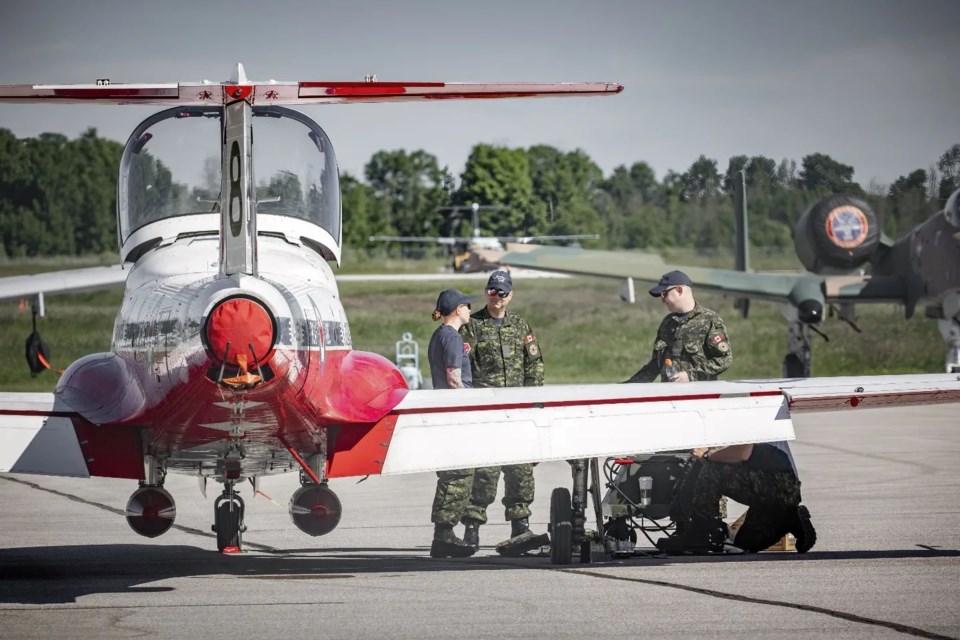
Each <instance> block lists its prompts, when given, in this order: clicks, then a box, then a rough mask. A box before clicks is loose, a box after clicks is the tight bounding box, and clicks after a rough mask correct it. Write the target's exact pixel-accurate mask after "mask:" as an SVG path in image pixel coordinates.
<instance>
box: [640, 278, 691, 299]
mask: <svg viewBox="0 0 960 640" xmlns="http://www.w3.org/2000/svg"><path fill="white" fill-rule="evenodd" d="M681 284H682V285H684V286H687V287H692V286H693V281H692V280H691V279H690V276H688V275H687V274H685V273H684V272H683V271H670V272H669V273H665V274H663V275H662V276H660V282H658V283H657V286H655V287H654V288H653V289H650V295H652V296H653V297H654V298H656V297H657V296H659V295H660V294H661V293H663V292H664V291H666V290H667V289H669V288H670V287H676V286H677V285H681Z"/></svg>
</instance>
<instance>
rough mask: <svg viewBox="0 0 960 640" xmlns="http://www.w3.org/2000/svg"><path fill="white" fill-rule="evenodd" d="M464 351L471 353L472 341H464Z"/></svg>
mask: <svg viewBox="0 0 960 640" xmlns="http://www.w3.org/2000/svg"><path fill="white" fill-rule="evenodd" d="M463 352H464V353H470V343H469V342H464V343H463Z"/></svg>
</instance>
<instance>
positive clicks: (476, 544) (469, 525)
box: [463, 519, 480, 551]
mask: <svg viewBox="0 0 960 640" xmlns="http://www.w3.org/2000/svg"><path fill="white" fill-rule="evenodd" d="M463 543H464V544H465V545H467V546H468V547H470V548H472V549H473V550H474V551H476V550H477V549H479V548H480V523H479V522H478V521H476V520H470V519H467V520H464V521H463Z"/></svg>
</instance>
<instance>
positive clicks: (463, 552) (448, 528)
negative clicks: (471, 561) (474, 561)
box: [430, 522, 475, 558]
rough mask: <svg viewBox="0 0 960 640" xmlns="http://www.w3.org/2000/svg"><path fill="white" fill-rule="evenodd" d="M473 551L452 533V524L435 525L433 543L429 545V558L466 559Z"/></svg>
mask: <svg viewBox="0 0 960 640" xmlns="http://www.w3.org/2000/svg"><path fill="white" fill-rule="evenodd" d="M474 551H475V549H474V548H473V547H471V546H468V545H466V544H465V543H464V542H463V540H461V539H460V538H458V537H457V536H456V534H455V533H454V532H453V525H452V524H441V523H439V522H438V523H436V524H435V525H434V528H433V543H432V544H431V545H430V557H431V558H467V557H469V556H472V555H473V553H474Z"/></svg>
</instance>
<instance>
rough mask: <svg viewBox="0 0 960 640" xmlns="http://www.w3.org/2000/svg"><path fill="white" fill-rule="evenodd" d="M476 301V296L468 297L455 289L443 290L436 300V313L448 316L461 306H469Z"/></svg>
mask: <svg viewBox="0 0 960 640" xmlns="http://www.w3.org/2000/svg"><path fill="white" fill-rule="evenodd" d="M476 299H477V296H468V295H467V294H465V293H461V292H459V291H457V290H456V289H444V290H443V291H441V292H440V297H438V298H437V311H439V312H440V315H443V316H448V315H450V314H451V313H453V312H454V311H455V310H456V308H457V307H459V306H460V305H462V304H470V303H471V302H473V301H474V300H476Z"/></svg>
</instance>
